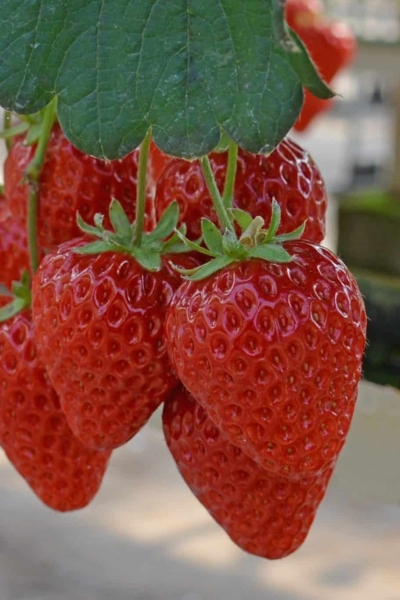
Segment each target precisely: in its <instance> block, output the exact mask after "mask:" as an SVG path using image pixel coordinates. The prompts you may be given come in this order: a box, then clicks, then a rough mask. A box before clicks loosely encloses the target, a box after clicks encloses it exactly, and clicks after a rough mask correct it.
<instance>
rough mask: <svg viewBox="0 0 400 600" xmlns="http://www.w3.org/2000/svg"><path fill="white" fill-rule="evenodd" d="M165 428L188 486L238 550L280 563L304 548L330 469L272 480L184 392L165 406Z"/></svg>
mask: <svg viewBox="0 0 400 600" xmlns="http://www.w3.org/2000/svg"><path fill="white" fill-rule="evenodd" d="M163 426H164V433H165V439H166V441H167V445H168V447H169V449H170V451H171V454H172V456H173V457H174V459H175V461H176V463H177V466H178V469H179V471H180V472H181V474H182V476H183V478H184V480H185V481H186V483H187V484H188V486H189V487H190V489H191V490H192V492H193V493H194V494H195V496H197V498H198V499H199V500H200V502H201V503H202V504H203V505H204V506H205V508H206V509H207V510H208V511H209V513H210V514H211V516H212V517H213V518H214V519H215V520H216V521H217V523H219V525H221V526H222V527H223V528H224V529H225V531H226V533H227V534H228V535H229V536H230V537H231V538H232V540H233V541H234V542H235V543H236V544H237V545H238V546H240V548H242V549H243V550H245V551H246V552H250V553H251V554H256V555H257V556H262V557H263V558H269V559H277V558H283V557H284V556H288V555H289V554H291V553H292V552H294V551H295V550H297V549H298V548H299V547H300V546H301V544H302V543H303V542H304V540H305V538H306V537H307V534H308V532H309V530H310V527H311V525H312V522H313V520H314V517H315V513H316V511H317V508H318V506H319V504H320V502H321V500H322V499H323V497H324V495H325V491H326V488H327V486H328V483H329V479H330V477H331V474H332V467H330V468H328V469H326V470H323V471H321V473H318V474H317V475H311V476H307V477H304V478H303V479H299V480H297V481H296V480H295V481H293V480H290V479H288V478H286V477H281V476H279V475H278V476H277V475H271V474H270V473H268V472H267V471H265V470H264V469H262V468H261V467H260V466H259V465H257V464H256V463H255V462H254V461H252V460H251V459H250V458H248V457H247V456H246V455H245V454H243V452H242V451H241V450H240V449H239V448H237V447H236V446H234V445H232V444H231V443H230V442H229V441H228V440H227V438H226V437H225V436H224V435H223V434H222V433H221V432H220V431H219V430H218V429H217V427H216V426H215V425H214V424H213V423H212V421H211V420H210V419H209V418H208V417H207V414H206V412H205V411H204V409H203V408H202V407H201V406H200V405H199V404H197V403H196V402H195V400H194V399H193V398H192V397H191V396H189V394H188V393H187V392H185V391H183V390H177V391H176V392H175V393H174V394H173V395H172V396H171V398H170V399H169V400H168V401H167V402H166V403H165V406H164V411H163Z"/></svg>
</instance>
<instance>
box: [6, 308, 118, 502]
mask: <svg viewBox="0 0 400 600" xmlns="http://www.w3.org/2000/svg"><path fill="white" fill-rule="evenodd" d="M0 390H1V391H0V400H1V401H0V445H1V447H2V448H3V449H4V451H5V453H6V454H7V457H8V458H9V460H10V461H11V463H12V464H13V465H14V467H15V468H16V469H17V471H18V472H19V473H20V474H21V475H22V477H23V478H24V479H25V480H26V482H27V483H28V484H29V485H30V487H31V488H32V490H33V491H34V492H35V494H36V495H37V496H38V497H39V498H40V499H41V500H42V501H43V502H44V503H45V504H47V506H49V507H50V508H53V509H54V510H57V511H71V510H76V509H79V508H83V507H84V506H86V505H87V504H89V502H90V501H91V500H92V499H93V498H94V496H95V494H96V493H97V491H98V489H99V487H100V484H101V481H102V479H103V475H104V472H105V470H106V467H107V463H108V460H109V456H110V453H109V452H95V451H93V450H89V449H88V448H85V446H83V444H81V442H79V440H77V439H76V438H75V436H74V435H73V434H72V431H71V429H70V428H69V426H68V424H67V421H66V418H65V415H64V413H63V412H62V410H61V407H60V401H59V398H58V396H57V394H56V392H55V391H54V388H53V387H52V386H51V384H50V382H49V379H48V377H47V374H46V371H45V369H44V366H43V363H42V361H41V360H40V358H39V357H38V354H37V350H36V344H35V340H34V335H33V328H32V321H31V316H30V313H29V312H24V313H20V314H18V315H17V316H16V317H13V318H12V319H10V320H9V321H7V322H5V323H2V324H1V325H0Z"/></svg>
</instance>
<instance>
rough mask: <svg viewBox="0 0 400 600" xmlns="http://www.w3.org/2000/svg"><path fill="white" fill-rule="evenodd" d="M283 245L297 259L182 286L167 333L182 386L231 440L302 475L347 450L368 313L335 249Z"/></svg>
mask: <svg viewBox="0 0 400 600" xmlns="http://www.w3.org/2000/svg"><path fill="white" fill-rule="evenodd" d="M284 246H285V249H286V250H287V251H288V252H289V254H290V255H292V256H293V257H294V259H293V260H292V262H289V263H286V264H274V263H270V262H267V261H262V260H257V259H253V260H247V261H244V262H241V263H238V262H237V263H234V264H232V265H230V266H229V267H226V268H225V269H223V270H222V271H219V272H218V273H216V274H214V275H212V276H211V277H208V278H207V279H203V280H201V281H186V282H185V283H183V285H182V286H181V287H180V288H179V290H178V292H177V293H176V295H175V297H174V300H173V302H172V304H171V307H170V308H169V310H168V313H167V318H166V323H165V335H166V340H167V348H168V351H169V355H170V358H171V362H172V364H173V366H174V367H175V369H176V372H177V374H178V376H179V378H180V379H181V381H182V383H183V384H184V385H185V387H186V388H187V389H188V390H189V391H190V392H191V393H192V394H193V396H194V397H195V399H196V400H197V401H198V402H199V403H200V404H201V405H202V406H203V407H204V408H205V409H206V411H207V413H208V415H209V416H210V418H211V419H212V420H213V421H214V423H215V424H216V425H217V427H218V428H219V429H221V431H223V432H224V433H225V434H226V435H227V436H228V437H229V440H230V441H231V442H232V443H233V444H235V445H236V446H239V447H240V448H241V449H242V450H243V452H245V454H247V455H248V456H249V457H250V458H252V459H253V460H255V461H256V462H257V463H259V464H260V465H262V466H264V467H265V468H266V469H268V471H269V472H271V473H275V474H281V475H291V476H299V477H300V476H301V477H303V476H305V475H307V474H311V473H314V474H315V473H319V472H321V470H322V469H324V468H327V467H329V465H332V464H334V462H335V461H336V458H337V455H338V453H339V452H340V450H341V448H342V446H343V445H344V442H345V439H346V435H347V432H348V430H349V427H350V422H351V418H352V414H353V411H354V406H355V402H356V398H357V384H358V382H359V379H360V376H361V362H362V357H363V352H364V347H365V328H366V315H365V308H364V304H363V300H362V297H361V294H360V292H359V290H358V287H357V284H356V282H355V279H354V278H353V277H352V275H351V274H350V272H349V271H348V270H347V268H346V267H345V265H344V264H343V263H342V262H341V261H340V260H339V259H338V258H337V257H336V256H334V255H333V254H332V253H331V252H330V251H329V250H327V249H326V248H322V247H319V246H315V245H314V244H311V243H309V242H304V241H297V242H290V243H286V244H285V245H284Z"/></svg>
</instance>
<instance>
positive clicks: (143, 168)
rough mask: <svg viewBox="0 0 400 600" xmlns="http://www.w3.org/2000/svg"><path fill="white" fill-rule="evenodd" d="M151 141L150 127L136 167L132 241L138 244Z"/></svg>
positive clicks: (140, 236) (143, 217) (143, 211)
mask: <svg viewBox="0 0 400 600" xmlns="http://www.w3.org/2000/svg"><path fill="white" fill-rule="evenodd" d="M150 143H151V129H149V131H148V132H147V134H146V137H145V138H144V140H143V142H142V144H141V146H140V155H139V169H138V180H137V190H136V227H135V239H134V243H135V244H136V245H137V246H140V243H141V241H142V236H143V228H144V219H145V214H146V199H147V194H146V187H147V186H146V183H147V181H146V173H147V160H148V157H149V150H150Z"/></svg>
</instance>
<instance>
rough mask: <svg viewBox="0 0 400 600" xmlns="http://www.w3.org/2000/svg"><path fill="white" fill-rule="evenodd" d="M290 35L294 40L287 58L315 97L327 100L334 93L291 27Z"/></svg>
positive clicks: (333, 95) (332, 96)
mask: <svg viewBox="0 0 400 600" xmlns="http://www.w3.org/2000/svg"><path fill="white" fill-rule="evenodd" d="M289 31H290V37H291V39H292V40H293V42H294V45H293V47H292V50H291V51H290V52H289V59H290V62H291V64H292V67H293V68H294V70H295V71H296V73H297V74H298V75H299V77H300V79H301V82H302V84H303V86H304V87H305V88H306V89H307V90H308V91H309V92H311V93H312V94H313V95H314V96H316V97H317V98H322V99H323V100H329V98H334V97H335V96H336V93H335V92H334V91H333V90H332V89H331V88H330V87H329V85H328V84H327V83H325V81H324V80H323V79H322V78H321V76H320V74H319V73H318V69H317V67H316V65H315V64H314V62H313V61H312V59H311V57H310V55H309V54H308V51H307V48H306V46H305V45H304V43H303V42H302V40H301V39H300V37H299V36H298V35H297V33H295V32H294V31H293V30H292V29H290V30H289Z"/></svg>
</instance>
